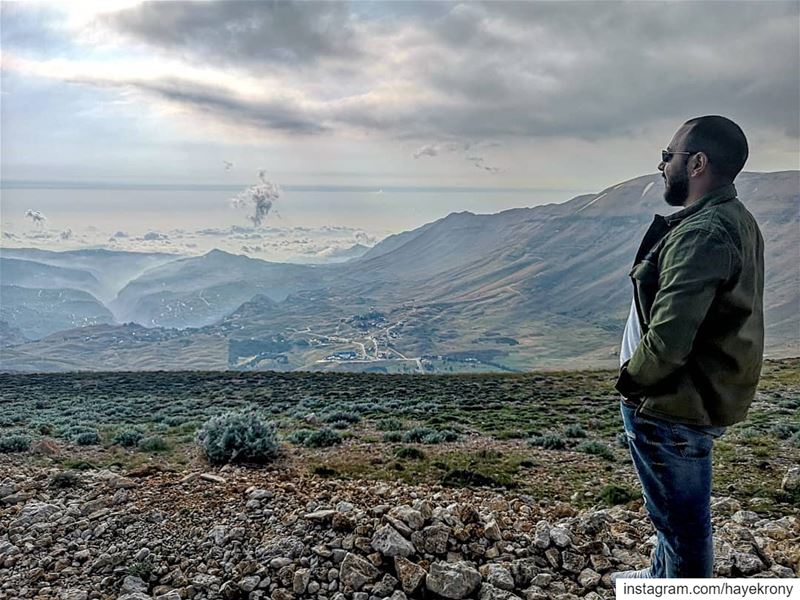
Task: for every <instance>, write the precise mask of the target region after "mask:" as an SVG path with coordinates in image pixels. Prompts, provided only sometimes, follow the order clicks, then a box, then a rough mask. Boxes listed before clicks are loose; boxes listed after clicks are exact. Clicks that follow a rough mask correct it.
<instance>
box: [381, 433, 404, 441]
mask: <svg viewBox="0 0 800 600" xmlns="http://www.w3.org/2000/svg"><path fill="white" fill-rule="evenodd" d="M402 439H403V432H402V431H387V432H386V433H384V434H383V441H384V442H400V441H402Z"/></svg>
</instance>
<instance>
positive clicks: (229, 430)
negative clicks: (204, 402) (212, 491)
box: [196, 412, 279, 464]
mask: <svg viewBox="0 0 800 600" xmlns="http://www.w3.org/2000/svg"><path fill="white" fill-rule="evenodd" d="M196 439H197V442H198V444H199V445H200V447H201V448H202V449H203V452H204V453H205V455H206V457H207V458H208V460H209V462H211V463H214V464H223V463H228V462H267V461H269V460H272V459H273V458H274V457H275V456H277V454H278V449H279V446H278V437H277V433H276V429H275V424H274V423H273V422H272V421H267V420H266V419H264V418H263V417H262V416H261V415H260V414H258V413H256V412H227V413H224V414H222V415H218V416H216V417H212V418H210V419H209V420H208V421H206V422H205V423H204V424H203V426H202V428H201V429H200V430H199V431H198V432H197V437H196Z"/></svg>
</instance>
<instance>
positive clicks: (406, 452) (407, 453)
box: [394, 446, 425, 460]
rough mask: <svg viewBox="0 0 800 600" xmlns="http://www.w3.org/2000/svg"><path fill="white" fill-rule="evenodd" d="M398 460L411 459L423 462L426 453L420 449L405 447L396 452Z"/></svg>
mask: <svg viewBox="0 0 800 600" xmlns="http://www.w3.org/2000/svg"><path fill="white" fill-rule="evenodd" d="M394 455H395V456H396V457H397V458H410V459H412V460H422V459H423V458H425V453H424V452H423V451H422V450H420V449H419V448H415V447H414V446H403V447H402V448H398V449H397V450H395V451H394Z"/></svg>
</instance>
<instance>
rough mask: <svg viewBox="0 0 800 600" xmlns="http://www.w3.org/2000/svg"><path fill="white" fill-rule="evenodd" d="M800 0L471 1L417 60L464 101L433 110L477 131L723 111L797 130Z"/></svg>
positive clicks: (636, 121)
mask: <svg viewBox="0 0 800 600" xmlns="http://www.w3.org/2000/svg"><path fill="white" fill-rule="evenodd" d="M799 6H800V5H798V4H797V3H780V2H696V3H692V2H674V3H666V4H665V3H655V2H626V3H622V2H599V3H598V2H589V3H582V2H562V3H558V2H508V3H507V2H491V3H487V4H477V3H470V4H467V5H459V6H457V7H455V8H453V9H452V10H451V11H450V13H448V14H447V15H445V16H443V17H442V18H440V19H439V20H437V21H436V22H435V23H434V25H433V28H432V32H433V33H434V35H435V36H436V38H437V40H438V42H439V43H438V44H434V45H432V46H430V47H429V49H428V50H427V51H426V52H424V53H423V54H422V55H421V56H418V57H417V60H418V61H419V65H420V69H419V73H420V77H421V78H422V79H423V80H424V81H425V83H426V85H427V86H430V87H432V88H433V89H435V90H436V91H438V92H439V93H441V94H444V95H445V96H446V97H447V98H448V99H449V101H450V102H451V103H453V104H457V105H458V108H457V109H454V108H453V107H452V106H451V107H444V106H438V107H437V106H433V107H430V108H431V110H430V111H429V112H427V113H423V115H422V116H423V118H425V122H426V123H427V124H429V125H431V126H434V124H438V128H439V129H440V130H441V131H443V132H445V133H455V132H458V133H459V134H461V135H467V136H476V137H478V136H487V135H497V136H500V135H506V136H514V135H524V136H531V135H532V136H561V135H567V136H576V137H581V138H586V139H602V138H603V137H605V136H612V135H631V134H635V133H636V132H637V131H638V130H639V129H640V128H641V126H643V125H647V124H649V123H650V122H652V121H653V120H655V119H657V118H673V119H675V120H676V121H680V120H681V119H686V118H688V117H691V116H696V115H698V114H704V113H709V112H711V113H722V114H730V115H732V116H733V117H734V118H740V119H745V120H747V121H749V122H751V123H756V124H758V125H761V126H768V127H772V128H775V129H783V130H784V131H785V132H786V133H787V134H789V135H792V136H795V137H797V136H798V118H797V114H798V110H800V32H798V28H797V20H798V14H799V13H800V8H798V7H799ZM442 48H446V49H447V51H442ZM426 55H427V56H426ZM434 59H435V60H434Z"/></svg>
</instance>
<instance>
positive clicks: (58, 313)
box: [0, 285, 114, 339]
mask: <svg viewBox="0 0 800 600" xmlns="http://www.w3.org/2000/svg"><path fill="white" fill-rule="evenodd" d="M0 319H1V320H2V321H4V322H5V323H7V325H8V326H9V327H11V328H13V329H14V330H16V331H18V332H19V333H21V334H23V335H24V336H25V337H27V338H30V339H39V338H43V337H45V336H48V335H50V334H51V333H55V332H57V331H64V330H66V329H72V328H75V327H85V326H87V325H97V324H100V323H113V322H114V317H113V316H112V314H111V312H110V311H109V310H108V309H107V308H106V307H105V306H103V304H102V303H101V302H99V301H98V300H97V298H95V297H94V296H92V295H91V294H88V293H86V292H82V291H80V290H74V289H31V288H25V287H20V286H17V285H0Z"/></svg>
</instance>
